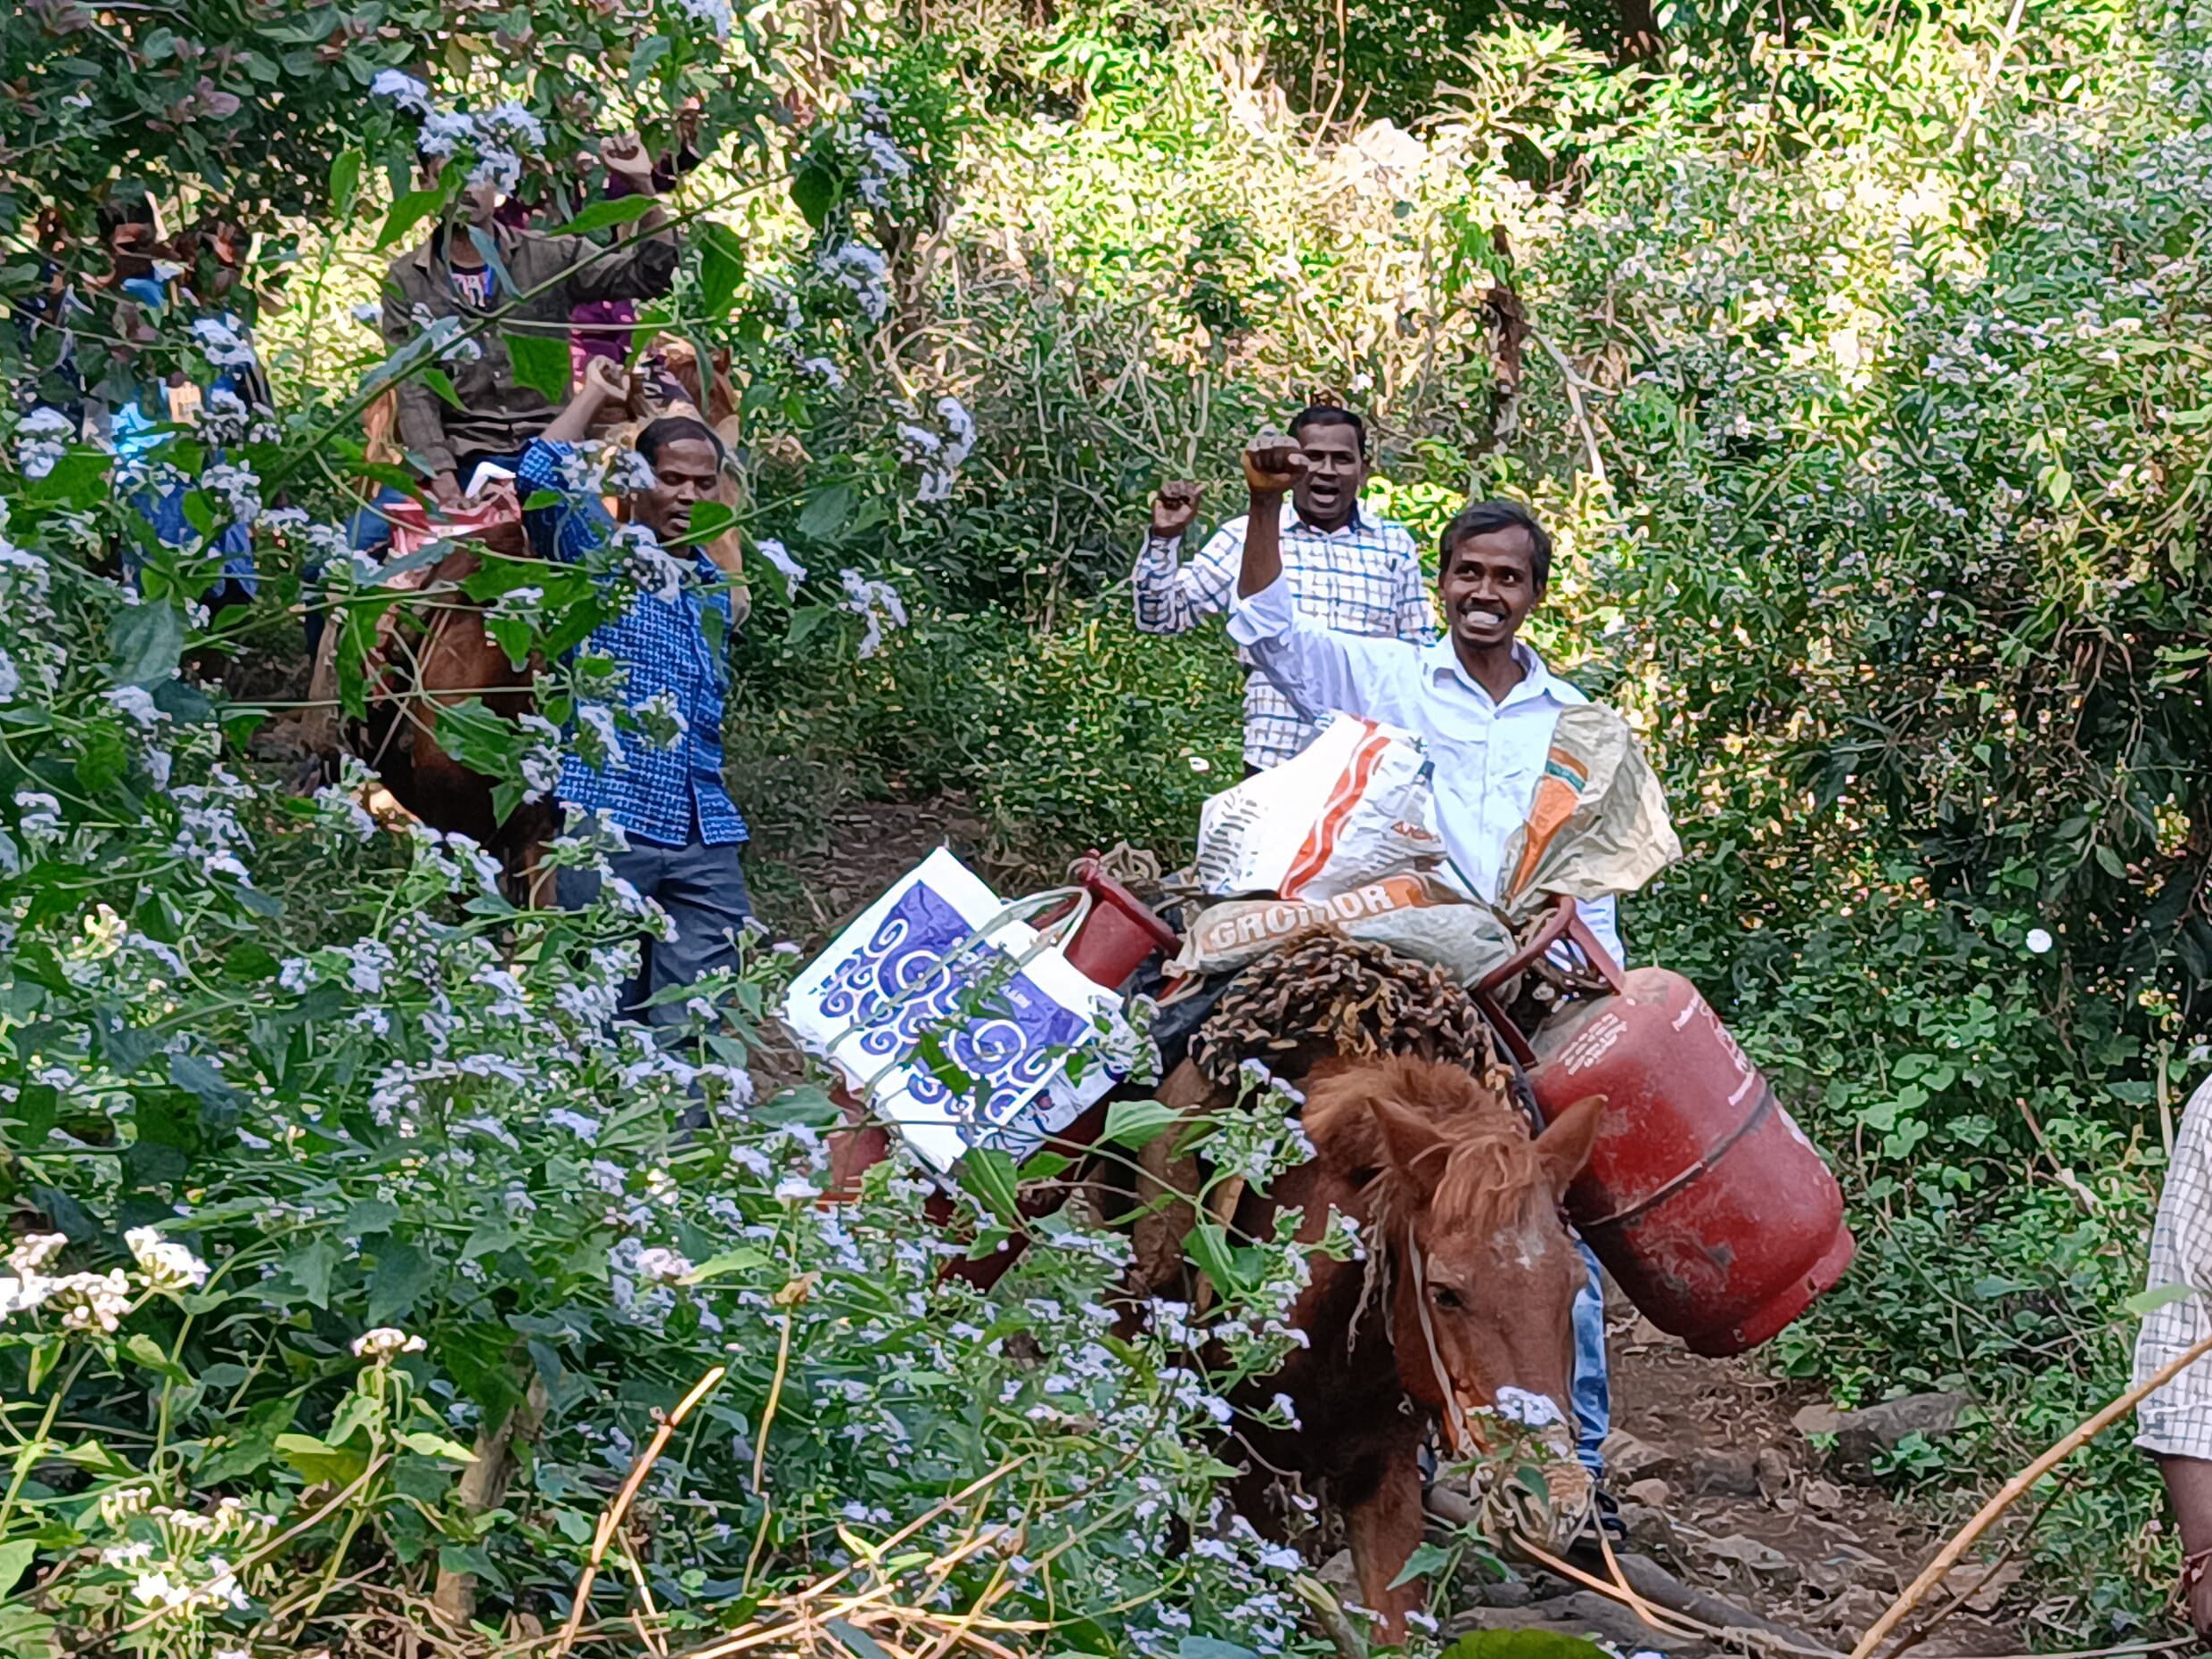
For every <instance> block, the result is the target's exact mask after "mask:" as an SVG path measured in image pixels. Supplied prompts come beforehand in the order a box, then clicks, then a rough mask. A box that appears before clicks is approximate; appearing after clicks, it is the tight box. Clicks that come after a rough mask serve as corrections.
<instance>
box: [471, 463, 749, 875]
mask: <svg viewBox="0 0 2212 1659" xmlns="http://www.w3.org/2000/svg"><path fill="white" fill-rule="evenodd" d="M573 454H574V449H573V447H572V446H570V445H568V444H553V443H547V442H546V441H545V439H542V438H541V439H536V440H535V441H533V442H532V443H531V445H530V447H529V448H528V449H527V450H525V451H524V452H523V455H522V464H521V465H520V468H518V469H517V472H516V476H515V488H516V489H517V491H518V492H519V493H520V496H521V497H522V499H523V500H525V501H528V499H529V498H530V497H532V496H534V495H536V494H537V493H538V492H539V491H540V490H553V491H554V492H556V493H557V494H559V495H560V496H561V497H563V499H562V501H561V505H559V506H553V507H540V508H538V509H537V511H535V512H527V513H524V514H523V515H522V517H523V522H524V524H525V526H526V527H527V528H528V531H529V536H530V546H532V547H533V548H534V549H536V550H537V555H538V557H540V558H541V559H559V560H561V561H562V562H564V563H570V564H573V563H579V562H580V561H582V560H583V559H585V558H586V556H587V555H588V554H591V553H592V552H594V550H595V549H597V548H598V547H599V546H602V544H603V543H604V542H605V540H606V538H607V533H608V531H609V530H611V529H613V527H614V521H613V520H612V519H611V518H610V517H608V515H607V509H606V508H605V507H603V506H602V505H600V502H599V498H598V497H596V496H594V495H591V494H588V493H583V492H579V491H578V490H577V489H574V488H573V487H572V486H571V485H570V484H569V482H568V480H566V479H565V478H564V477H563V476H562V472H561V464H562V462H563V461H565V460H568V459H569V457H570V456H572V455H573ZM692 558H693V562H694V564H695V566H696V574H697V576H698V578H699V579H700V582H702V583H713V584H717V586H716V587H714V588H713V589H712V590H711V591H702V590H701V589H700V588H696V587H685V589H684V595H683V597H682V598H681V599H678V600H676V601H673V602H671V601H669V600H666V599H658V598H655V597H654V596H653V595H651V594H643V593H641V594H636V595H633V596H632V597H631V599H630V604H629V609H628V610H627V611H625V612H623V613H622V615H621V616H620V617H619V618H617V619H616V620H614V621H611V622H608V623H604V624H602V626H601V627H600V628H597V629H596V630H595V631H594V633H593V635H592V637H591V645H592V647H593V649H594V650H596V651H601V652H603V653H606V654H607V655H608V656H610V657H612V658H613V659H614V660H615V661H617V662H619V663H620V664H622V666H623V667H624V668H626V669H628V670H629V678H628V680H627V682H626V684H625V685H624V687H623V695H624V698H625V700H626V702H627V703H628V704H629V705H630V706H631V707H633V708H635V706H636V705H638V704H639V703H642V702H650V701H651V699H652V698H653V697H655V696H657V695H659V694H660V693H662V692H668V693H669V694H672V696H673V698H674V701H675V703H676V708H677V710H679V711H680V712H681V713H682V714H683V716H684V724H685V727H686V729H685V731H684V735H683V736H681V737H680V738H678V739H677V740H676V743H675V745H674V746H673V747H670V748H667V749H661V748H657V747H655V746H654V745H653V744H651V743H648V742H647V741H646V739H645V737H644V735H643V733H641V732H635V731H626V732H624V733H623V734H622V750H623V760H622V762H621V764H620V765H618V766H610V767H607V768H598V767H592V766H586V764H585V763H584V762H583V761H582V760H580V759H578V757H576V756H574V755H570V756H569V757H568V758H567V759H566V760H564V761H563V762H562V763H561V800H562V801H564V802H565V803H567V804H568V805H569V806H573V807H580V808H582V809H584V810H585V811H586V812H594V811H600V810H603V811H605V813H606V814H607V816H608V817H610V818H612V819H613V820H614V821H615V822H616V823H617V824H619V825H621V826H622V828H623V830H624V831H625V832H626V833H627V834H628V835H629V836H630V838H631V839H632V840H634V841H643V842H651V843H652V844H653V845H655V846H658V847H687V846H689V845H691V844H692V842H704V843H705V844H706V845H708V846H709V847H726V846H731V845H733V844H735V843H736V842H741V841H743V840H745V839H746V834H747V831H746V828H745V820H744V818H743V817H742V816H741V815H740V813H739V812H738V809H737V803H736V802H734V801H732V800H731V799H730V792H729V789H728V787H727V785H725V784H724V782H723V779H722V661H723V653H724V652H725V650H726V649H727V647H728V645H729V630H730V594H729V589H728V588H727V587H722V586H720V585H719V584H721V583H722V582H723V580H724V577H723V573H722V571H720V570H719V569H717V567H716V565H715V563H714V562H713V561H712V560H711V559H709V558H708V557H707V556H706V555H705V554H696V553H695V554H693V555H692Z"/></svg>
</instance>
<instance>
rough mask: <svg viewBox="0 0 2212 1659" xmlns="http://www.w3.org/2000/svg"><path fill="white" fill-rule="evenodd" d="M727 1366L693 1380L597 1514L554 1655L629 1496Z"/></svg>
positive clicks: (571, 1638)
mask: <svg viewBox="0 0 2212 1659" xmlns="http://www.w3.org/2000/svg"><path fill="white" fill-rule="evenodd" d="M728 1370H729V1367H727V1366H719V1365H718V1366H717V1367H715V1368H714V1369H713V1370H711V1371H709V1372H708V1373H707V1375H706V1376H702V1377H700V1379H699V1381H697V1382H696V1383H693V1384H692V1392H690V1393H688V1394H686V1395H684V1398H683V1399H682V1400H679V1401H678V1402H677V1403H676V1409H675V1410H674V1411H672V1412H670V1413H669V1414H668V1416H667V1417H663V1418H662V1419H661V1420H660V1427H659V1428H657V1429H655V1430H654V1431H653V1438H652V1443H651V1445H649V1446H647V1447H646V1448H645V1455H644V1456H643V1457H642V1458H639V1459H638V1460H637V1461H636V1462H635V1463H634V1464H632V1465H631V1466H630V1474H629V1478H628V1479H627V1480H626V1481H624V1482H622V1490H621V1491H619V1492H617V1493H616V1494H615V1496H614V1502H612V1503H611V1504H609V1505H608V1506H607V1508H606V1512H605V1513H604V1514H603V1515H601V1516H600V1517H599V1530H598V1532H596V1533H594V1535H593V1538H592V1553H591V1556H590V1558H589V1559H588V1560H587V1561H586V1562H585V1564H584V1573H583V1576H582V1577H580V1578H578V1580H577V1581H576V1599H575V1601H574V1603H573V1604H572V1605H571V1606H569V1620H568V1622H567V1623H566V1624H563V1625H562V1626H561V1639H560V1640H559V1641H557V1642H555V1643H554V1644H553V1659H561V1655H564V1654H566V1653H567V1652H568V1651H569V1648H570V1647H573V1646H574V1645H575V1643H576V1633H577V1631H578V1630H581V1629H582V1628H583V1625H584V1610H585V1607H586V1605H587V1604H588V1603H589V1601H590V1600H591V1594H592V1581H593V1580H594V1579H596V1578H597V1577H598V1576H599V1564H600V1563H601V1562H602V1561H603V1560H605V1559H606V1558H607V1547H608V1546H609V1545H610V1544H611V1543H613V1541H614V1535H615V1530H616V1529H617V1528H618V1527H619V1526H620V1525H621V1524H622V1517H623V1515H625V1514H627V1512H628V1510H629V1507H630V1500H631V1499H634V1498H635V1497H636V1496H637V1489H638V1488H639V1487H641V1486H643V1484H644V1483H645V1476H646V1475H647V1474H650V1473H651V1470H652V1466H653V1465H654V1463H655V1462H657V1461H658V1460H659V1459H660V1454H661V1452H662V1451H664V1450H667V1448H668V1437H669V1436H670V1435H671V1434H674V1433H676V1427H677V1425H680V1424H681V1423H682V1422H683V1421H684V1418H685V1417H689V1416H691V1414H692V1407H694V1406H696V1405H697V1404H698V1403H699V1402H700V1400H704V1399H705V1398H706V1397H707V1396H708V1394H709V1393H710V1392H713V1389H714V1386H715V1384H717V1383H719V1382H720V1381H721V1380H722V1379H723V1377H724V1376H726V1375H727V1374H728Z"/></svg>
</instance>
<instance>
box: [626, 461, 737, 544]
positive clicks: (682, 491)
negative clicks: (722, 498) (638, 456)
mask: <svg viewBox="0 0 2212 1659" xmlns="http://www.w3.org/2000/svg"><path fill="white" fill-rule="evenodd" d="M652 469H653V485H652V488H651V489H647V490H643V491H642V492H640V494H639V495H638V497H637V517H638V522H640V523H642V524H643V525H644V526H645V528H646V529H647V530H651V531H652V533H653V534H654V535H656V536H658V537H660V539H661V540H663V541H668V540H670V539H671V538H675V537H678V536H684V535H688V534H689V533H690V532H691V528H692V508H694V507H696V506H697V505H699V504H700V502H702V501H704V500H706V499H707V498H708V497H709V496H711V495H713V494H714V491H715V485H716V482H717V480H718V479H719V478H720V477H721V474H722V467H721V461H720V457H718V456H717V455H716V454H715V448H714V446H713V445H712V444H710V443H709V442H708V441H707V440H706V439H703V438H673V439H669V440H668V442H667V443H664V444H662V445H661V446H660V448H658V449H657V450H655V451H654V452H653V456H652Z"/></svg>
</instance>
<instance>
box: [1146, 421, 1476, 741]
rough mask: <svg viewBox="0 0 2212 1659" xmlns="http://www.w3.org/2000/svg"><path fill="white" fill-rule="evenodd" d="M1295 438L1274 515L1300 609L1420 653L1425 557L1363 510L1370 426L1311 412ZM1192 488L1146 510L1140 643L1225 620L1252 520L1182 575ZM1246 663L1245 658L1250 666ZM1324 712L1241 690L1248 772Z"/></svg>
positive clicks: (1165, 488)
mask: <svg viewBox="0 0 2212 1659" xmlns="http://www.w3.org/2000/svg"><path fill="white" fill-rule="evenodd" d="M1290 431H1292V432H1293V433H1294V434H1296V436H1297V438H1298V440H1299V444H1300V445H1301V446H1303V450H1302V452H1303V453H1304V454H1305V455H1306V456H1307V466H1306V469H1305V470H1304V471H1303V472H1301V473H1300V474H1299V478H1298V479H1297V480H1296V482H1295V487H1294V488H1292V489H1290V491H1289V492H1288V497H1289V498H1288V499H1287V500H1286V499H1283V498H1282V497H1277V498H1276V500H1275V503H1274V506H1273V507H1271V509H1270V511H1271V512H1273V513H1274V514H1275V526H1274V529H1275V533H1276V535H1277V537H1278V538H1279V540H1280V543H1281V546H1282V558H1283V563H1284V564H1285V565H1286V566H1287V567H1288V569H1289V571H1290V586H1291V588H1292V590H1293V591H1294V592H1295V593H1296V594H1297V595H1298V598H1299V604H1302V605H1304V606H1306V607H1307V609H1308V610H1309V611H1310V612H1312V613H1313V614H1314V615H1315V617H1317V618H1318V619H1320V620H1321V621H1323V623H1324V624H1326V625H1327V626H1328V627H1330V628H1341V629H1343V630H1344V631H1345V632H1346V633H1349V634H1358V635H1362V636H1368V637H1372V638H1378V639H1397V640H1410V641H1413V642H1414V643H1416V644H1421V645H1425V644H1427V643H1428V641H1429V640H1430V639H1431V638H1432V637H1434V636H1435V634H1436V617H1435V614H1434V613H1433V612H1431V611H1430V608H1429V592H1428V587H1427V585H1426V584H1425V583H1424V582H1423V581H1422V579H1421V554H1419V552H1418V551H1417V550H1416V549H1415V548H1414V546H1413V538H1412V537H1411V536H1410V535H1408V534H1407V533H1406V531H1405V526H1403V525H1401V524H1393V523H1391V522H1389V521H1388V520H1386V519H1378V518H1375V517H1373V516H1372V514H1370V513H1367V512H1366V511H1365V510H1364V509H1363V508H1362V506H1361V505H1360V499H1359V492H1360V489H1361V487H1362V486H1363V485H1364V484H1365V483H1366V481H1367V425H1366V423H1365V422H1364V421H1362V420H1361V419H1360V417H1359V416H1358V415H1355V414H1353V413H1352V412H1351V411H1350V410H1348V409H1339V408H1338V407H1335V406H1333V405H1331V404H1315V405H1314V406H1312V407H1309V408H1306V409H1302V410H1300V411H1299V414H1298V415H1297V416H1296V417H1295V418H1294V419H1293V420H1292V421H1291V422H1290ZM1198 497H1199V489H1198V486H1197V485H1196V484H1192V483H1187V482H1183V481H1176V482H1174V483H1168V484H1163V485H1162V486H1161V487H1160V490H1159V497H1157V498H1156V499H1155V500H1154V502H1153V503H1152V522H1151V535H1150V536H1149V537H1148V538H1146V540H1145V543H1144V552H1143V554H1142V555H1141V556H1140V557H1139V558H1138V560H1137V562H1136V568H1135V571H1133V572H1132V573H1131V577H1130V586H1131V587H1132V588H1133V589H1134V590H1135V595H1136V625H1137V627H1138V628H1139V629H1140V630H1142V631H1143V632H1144V633H1147V634H1182V633H1187V632H1188V631H1189V630H1190V629H1192V628H1196V627H1197V626H1198V624H1199V622H1200V620H1201V619H1202V618H1205V617H1208V616H1211V615H1214V614H1216V613H1217V612H1225V611H1226V610H1228V609H1229V604H1230V601H1231V599H1232V598H1233V596H1234V592H1235V587H1236V577H1237V563H1238V560H1239V559H1240V558H1241V556H1242V554H1243V549H1244V542H1245V538H1246V536H1247V535H1248V534H1249V526H1250V522H1251V521H1250V520H1249V519H1245V518H1236V519H1232V520H1230V521H1229V522H1227V523H1226V524H1224V525H1223V526H1222V527H1221V528H1220V529H1219V530H1216V531H1215V532H1214V534H1213V537H1212V538H1211V539H1210V540H1208V542H1207V544H1206V546H1204V548H1203V549H1201V550H1200V553H1199V555H1198V557H1196V558H1195V559H1192V561H1190V562H1189V563H1187V564H1186V563H1182V547H1183V538H1184V532H1185V531H1187V530H1189V529H1190V528H1191V522H1192V520H1193V519H1194V518H1196V517H1197V515H1198ZM1246 661H1247V664H1248V666H1249V658H1247V659H1246ZM1321 712H1322V711H1321V710H1317V709H1302V708H1300V707H1299V706H1298V705H1297V703H1296V702H1294V701H1293V700H1292V699H1290V698H1289V697H1286V696H1284V695H1283V694H1282V691H1281V690H1280V689H1278V688H1277V687H1276V686H1273V685H1270V684H1269V683H1268V682H1267V681H1266V679H1265V678H1262V677H1261V676H1259V675H1257V674H1255V675H1252V676H1250V677H1249V678H1248V679H1247V681H1246V683H1245V688H1244V764H1245V767H1246V769H1247V770H1248V771H1253V772H1257V771H1261V770H1263V769H1265V768H1267V767H1271V766H1274V765H1275V764H1277V763H1278V762H1280V761H1283V760H1289V759H1290V757H1291V756H1292V755H1294V754H1296V753H1297V752H1298V751H1299V750H1301V749H1303V748H1305V747H1306V745H1307V743H1310V742H1312V741H1313V736H1314V732H1315V720H1316V719H1317V718H1318V717H1319V715H1320V713H1321Z"/></svg>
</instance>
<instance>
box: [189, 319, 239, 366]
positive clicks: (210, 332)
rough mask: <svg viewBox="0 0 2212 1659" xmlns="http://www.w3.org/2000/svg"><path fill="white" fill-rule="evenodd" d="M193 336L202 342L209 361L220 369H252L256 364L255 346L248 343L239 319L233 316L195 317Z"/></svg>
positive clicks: (202, 350)
mask: <svg viewBox="0 0 2212 1659" xmlns="http://www.w3.org/2000/svg"><path fill="white" fill-rule="evenodd" d="M192 332H193V339H195V340H197V341H199V342H200V350H201V355H202V356H204V357H206V358H207V359H208V361H209V363H211V364H213V365H215V366H216V367H217V368H218V369H250V368H252V367H253V366H254V356H253V348H252V347H251V346H250V345H248V344H247V343H246V338H245V336H244V335H243V334H242V333H240V332H239V324H238V319H237V318H235V317H232V316H219V317H218V316H201V317H194V318H193V324H192Z"/></svg>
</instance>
